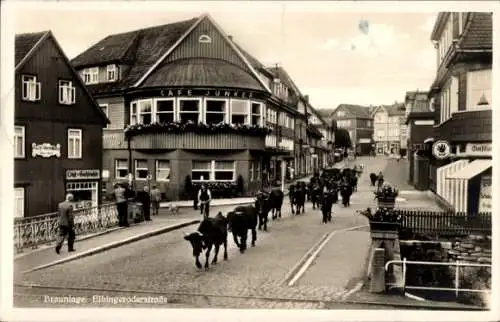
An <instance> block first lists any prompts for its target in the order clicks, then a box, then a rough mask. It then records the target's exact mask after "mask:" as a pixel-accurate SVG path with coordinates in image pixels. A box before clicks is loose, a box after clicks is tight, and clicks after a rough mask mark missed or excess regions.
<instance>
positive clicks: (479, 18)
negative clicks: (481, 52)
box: [458, 12, 493, 50]
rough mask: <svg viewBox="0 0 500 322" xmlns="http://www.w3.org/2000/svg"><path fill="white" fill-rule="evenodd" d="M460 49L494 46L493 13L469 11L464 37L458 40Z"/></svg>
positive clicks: (490, 47) (489, 48)
mask: <svg viewBox="0 0 500 322" xmlns="http://www.w3.org/2000/svg"><path fill="white" fill-rule="evenodd" d="M458 47H459V48H460V49H485V50H491V49H492V48H493V13H492V12H469V13H467V19H466V24H465V27H464V32H463V34H462V37H461V38H460V39H459V41H458Z"/></svg>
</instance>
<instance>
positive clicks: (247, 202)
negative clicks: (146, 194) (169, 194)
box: [160, 199, 252, 209]
mask: <svg viewBox="0 0 500 322" xmlns="http://www.w3.org/2000/svg"><path fill="white" fill-rule="evenodd" d="M214 200H217V199H214ZM190 201H191V204H189V205H180V206H178V205H176V204H175V201H172V202H168V201H165V202H162V203H160V209H161V208H169V206H170V205H171V204H173V205H174V206H175V207H177V208H179V209H186V208H193V200H190ZM251 203H252V202H251V201H246V202H230V203H227V204H226V203H225V204H219V205H216V204H210V208H213V207H225V206H241V205H248V204H251ZM162 204H163V205H162Z"/></svg>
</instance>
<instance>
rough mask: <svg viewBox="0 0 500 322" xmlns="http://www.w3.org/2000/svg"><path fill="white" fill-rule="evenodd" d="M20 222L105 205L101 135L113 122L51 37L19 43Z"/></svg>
mask: <svg viewBox="0 0 500 322" xmlns="http://www.w3.org/2000/svg"><path fill="white" fill-rule="evenodd" d="M14 119H15V120H14V122H15V124H14V131H15V135H14V191H15V203H14V205H15V209H14V212H15V217H31V216H36V215H42V214H47V213H51V212H55V211H57V205H58V203H59V202H61V201H63V200H64V198H65V194H66V193H69V192H71V193H73V195H74V196H75V208H76V209H79V208H83V207H92V206H97V205H98V204H99V202H100V199H101V198H100V197H101V196H100V190H101V189H100V188H101V187H100V186H101V170H102V133H103V127H105V126H106V124H107V123H108V120H107V118H106V116H105V115H104V113H103V112H102V111H101V109H100V108H99V106H98V105H97V103H96V102H95V101H94V99H93V98H92V97H91V95H90V94H89V92H88V91H87V89H86V87H85V86H84V84H83V83H82V81H81V79H80V77H79V75H78V73H77V72H76V71H75V70H74V69H73V67H72V66H71V64H70V62H69V60H68V58H67V57H66V55H65V54H64V52H63V50H62V49H61V47H60V46H59V44H58V42H57V40H56V39H55V38H54V36H53V34H52V32H50V31H44V32H39V33H29V34H20V35H16V37H15V107H14Z"/></svg>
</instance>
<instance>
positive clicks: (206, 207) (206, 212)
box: [200, 200, 210, 218]
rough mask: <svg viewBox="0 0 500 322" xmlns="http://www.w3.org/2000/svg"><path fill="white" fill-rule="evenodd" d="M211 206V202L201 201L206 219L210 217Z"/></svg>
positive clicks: (201, 207)
mask: <svg viewBox="0 0 500 322" xmlns="http://www.w3.org/2000/svg"><path fill="white" fill-rule="evenodd" d="M209 204H210V201H208V200H207V201H200V211H201V214H202V215H203V217H204V218H208V216H209Z"/></svg>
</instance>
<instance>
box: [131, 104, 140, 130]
mask: <svg viewBox="0 0 500 322" xmlns="http://www.w3.org/2000/svg"><path fill="white" fill-rule="evenodd" d="M134 106H135V108H134ZM138 106H139V104H137V101H132V102H130V125H135V124H137V123H138V120H139V119H138V118H137V108H138Z"/></svg>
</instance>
